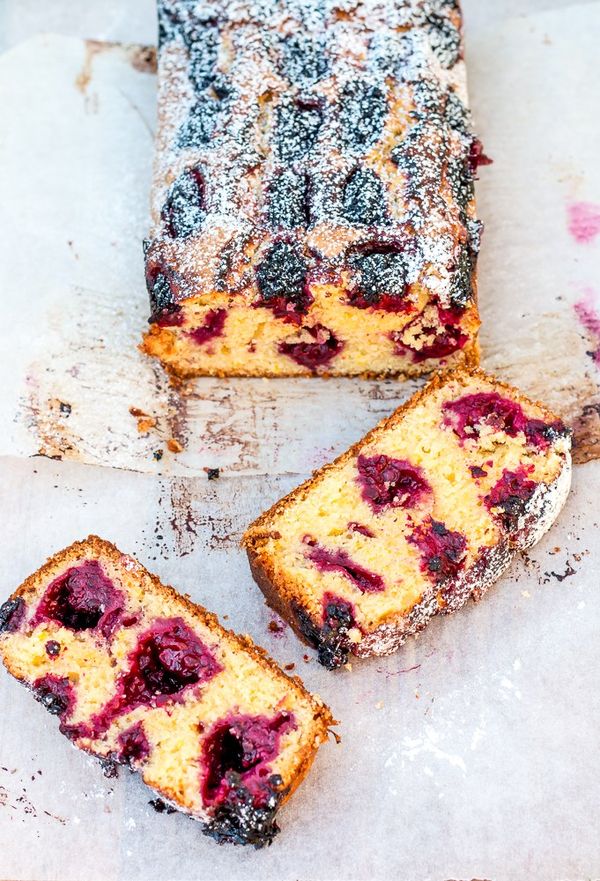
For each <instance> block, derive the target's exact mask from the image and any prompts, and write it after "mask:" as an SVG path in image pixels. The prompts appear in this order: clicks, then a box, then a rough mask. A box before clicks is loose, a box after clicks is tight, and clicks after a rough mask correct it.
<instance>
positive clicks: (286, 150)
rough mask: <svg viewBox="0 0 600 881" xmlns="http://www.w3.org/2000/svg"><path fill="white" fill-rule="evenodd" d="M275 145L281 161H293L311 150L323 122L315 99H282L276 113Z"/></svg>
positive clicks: (321, 113) (321, 112)
mask: <svg viewBox="0 0 600 881" xmlns="http://www.w3.org/2000/svg"><path fill="white" fill-rule="evenodd" d="M276 119H277V122H276V127H275V147H276V150H277V153H278V154H279V157H280V159H281V160H282V161H283V162H294V161H295V160H297V159H302V158H303V157H305V156H307V155H308V153H310V151H311V150H312V148H313V146H314V144H315V142H316V140H317V137H318V134H319V129H320V128H321V123H322V122H323V111H322V110H321V107H320V106H319V103H318V102H317V101H316V100H314V101H313V100H303V99H297V100H296V101H294V102H290V101H284V102H282V103H281V104H280V105H279V106H278V108H277V113H276Z"/></svg>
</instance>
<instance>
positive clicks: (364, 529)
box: [348, 520, 375, 538]
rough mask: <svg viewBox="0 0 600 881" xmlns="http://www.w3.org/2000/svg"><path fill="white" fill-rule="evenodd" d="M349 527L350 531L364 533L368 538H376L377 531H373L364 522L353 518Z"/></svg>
mask: <svg viewBox="0 0 600 881" xmlns="http://www.w3.org/2000/svg"><path fill="white" fill-rule="evenodd" d="M348 529H349V530H350V532H358V533H359V535H364V536H365V537H366V538H374V536H375V533H374V532H371V530H370V529H369V527H368V526H364V525H363V524H362V523H356V522H355V521H354V520H351V521H350V522H349V523H348Z"/></svg>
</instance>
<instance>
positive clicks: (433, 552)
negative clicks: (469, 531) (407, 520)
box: [408, 517, 467, 584]
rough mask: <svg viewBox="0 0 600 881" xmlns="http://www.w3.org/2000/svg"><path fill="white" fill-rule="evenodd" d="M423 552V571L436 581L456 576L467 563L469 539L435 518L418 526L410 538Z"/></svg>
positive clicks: (437, 582) (440, 581)
mask: <svg viewBox="0 0 600 881" xmlns="http://www.w3.org/2000/svg"><path fill="white" fill-rule="evenodd" d="M408 540H409V541H410V542H411V543H412V544H414V545H416V546H417V547H418V549H419V551H420V554H421V571H422V572H426V573H427V574H428V575H429V577H430V578H431V579H432V580H433V581H434V582H435V583H436V584H441V583H442V582H443V581H446V580H448V579H449V578H454V577H455V576H456V575H457V574H458V572H459V571H460V570H461V569H462V567H463V566H464V563H465V556H466V548H467V541H466V539H465V537H464V535H462V534H461V533H460V532H453V531H452V530H450V529H446V527H445V525H444V524H443V523H440V522H439V521H437V520H433V518H431V517H430V518H429V520H428V521H426V522H425V523H423V524H422V525H421V526H418V527H417V528H416V529H415V531H414V532H413V533H412V535H411V536H409V539H408Z"/></svg>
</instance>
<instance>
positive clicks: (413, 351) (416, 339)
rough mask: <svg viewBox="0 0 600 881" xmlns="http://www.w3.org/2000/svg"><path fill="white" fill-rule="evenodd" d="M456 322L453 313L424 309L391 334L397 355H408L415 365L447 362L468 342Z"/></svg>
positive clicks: (457, 316)
mask: <svg viewBox="0 0 600 881" xmlns="http://www.w3.org/2000/svg"><path fill="white" fill-rule="evenodd" d="M459 321H460V314H459V313H458V312H456V311H455V310H453V309H441V308H439V307H432V308H428V309H425V310H424V311H423V312H421V313H420V314H419V315H417V316H416V317H415V318H413V320H412V321H409V323H408V324H407V325H406V326H405V327H404V328H403V329H402V330H401V331H392V333H391V334H390V337H391V339H392V340H393V341H394V343H395V344H396V354H397V355H406V354H410V356H411V358H412V360H413V362H414V363H415V364H419V363H420V362H421V361H427V360H428V359H429V358H447V357H448V355H452V354H453V353H454V352H457V351H458V350H459V349H462V348H464V346H465V344H466V343H467V341H468V339H469V338H468V336H467V335H466V333H463V331H462V329H461V327H460V323H459Z"/></svg>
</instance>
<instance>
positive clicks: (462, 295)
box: [450, 243, 475, 309]
mask: <svg viewBox="0 0 600 881" xmlns="http://www.w3.org/2000/svg"><path fill="white" fill-rule="evenodd" d="M474 271H475V257H474V255H473V254H472V253H471V248H470V246H469V244H468V243H466V244H464V245H462V247H461V249H460V255H459V257H458V260H457V262H456V266H455V267H454V269H453V270H452V274H451V276H450V302H451V303H452V305H453V306H456V307H459V308H462V309H464V308H465V307H466V306H467V304H468V303H470V301H471V300H472V299H473V272H474Z"/></svg>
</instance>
